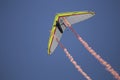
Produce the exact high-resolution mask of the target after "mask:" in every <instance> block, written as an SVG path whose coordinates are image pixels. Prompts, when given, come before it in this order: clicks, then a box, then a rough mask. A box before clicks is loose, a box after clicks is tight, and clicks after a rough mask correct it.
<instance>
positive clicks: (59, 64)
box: [0, 0, 120, 80]
mask: <svg viewBox="0 0 120 80" xmlns="http://www.w3.org/2000/svg"><path fill="white" fill-rule="evenodd" d="M119 3H120V1H119V0H88V1H85V0H74V1H73V0H69V1H67V0H60V1H57V0H49V1H48V0H1V1H0V80H73V79H74V80H86V79H85V78H84V77H83V76H82V75H81V74H79V72H78V71H77V70H76V69H75V68H74V66H73V65H72V64H71V63H70V61H69V59H68V58H67V57H66V55H65V54H64V52H63V50H62V49H61V48H60V47H59V46H58V47H57V49H56V50H55V52H54V54H53V55H51V56H48V55H47V45H48V38H49V30H50V29H51V27H52V23H53V20H54V16H55V14H56V13H59V12H68V11H85V10H88V11H94V12H95V13H96V15H95V16H94V17H92V18H91V19H89V20H86V21H84V22H81V23H77V24H74V25H73V28H74V29H75V30H76V31H77V32H78V33H79V34H80V35H81V36H82V37H83V39H84V40H85V41H87V42H88V44H89V45H90V46H91V47H92V48H93V49H94V50H95V51H96V52H97V53H98V54H99V55H101V56H102V57H103V59H105V60H106V61H107V62H108V63H110V64H111V65H112V66H113V68H114V69H115V70H116V71H117V72H118V73H119V74H120V49H119V48H120V42H119V41H120V36H119V34H120V31H119V30H120V28H119V27H120V16H119V14H120V9H119V7H120V6H119ZM61 42H62V43H63V44H64V45H65V47H67V49H68V50H69V52H70V53H71V55H72V56H73V57H74V59H75V60H76V61H77V62H78V64H79V65H80V66H81V67H82V68H83V70H84V71H85V72H86V73H87V74H88V75H89V76H91V78H92V79H93V80H115V79H114V78H113V76H112V75H111V74H110V73H109V72H107V71H106V70H105V68H104V67H103V66H102V65H101V64H100V63H99V62H98V61H97V60H96V59H95V58H94V57H93V56H91V55H90V53H89V52H88V51H87V50H86V49H85V48H84V47H83V46H82V45H81V43H79V41H78V40H77V39H76V38H75V36H74V35H73V33H72V32H71V31H70V30H69V29H67V30H66V31H65V32H64V34H63V36H62V39H61Z"/></svg>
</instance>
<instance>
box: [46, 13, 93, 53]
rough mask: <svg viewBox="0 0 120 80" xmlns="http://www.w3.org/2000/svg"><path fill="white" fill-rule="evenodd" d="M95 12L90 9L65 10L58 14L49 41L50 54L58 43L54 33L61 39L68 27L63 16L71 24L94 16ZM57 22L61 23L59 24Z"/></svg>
mask: <svg viewBox="0 0 120 80" xmlns="http://www.w3.org/2000/svg"><path fill="white" fill-rule="evenodd" d="M94 14H95V13H94V12H88V11H83V12H79V11H77V12H65V13H58V14H56V16H55V19H54V22H53V26H52V29H51V33H50V37H49V41H48V54H49V55H50V54H52V53H53V52H54V50H55V49H56V47H57V45H58V43H57V41H56V40H55V38H54V35H56V37H57V38H58V40H60V39H61V37H62V34H63V32H64V30H65V29H66V25H65V24H64V20H63V17H65V18H66V19H67V21H68V22H69V23H70V24H75V23H78V22H81V21H84V20H86V19H88V18H90V17H92V16H93V15H94ZM57 22H58V23H59V24H57ZM56 25H59V26H56ZM53 34H54V35H53Z"/></svg>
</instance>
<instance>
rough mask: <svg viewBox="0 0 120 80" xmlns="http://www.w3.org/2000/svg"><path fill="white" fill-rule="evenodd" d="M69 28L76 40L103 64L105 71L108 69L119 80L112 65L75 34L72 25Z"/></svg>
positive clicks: (119, 77)
mask: <svg viewBox="0 0 120 80" xmlns="http://www.w3.org/2000/svg"><path fill="white" fill-rule="evenodd" d="M69 28H70V29H71V31H72V32H73V33H74V34H75V36H76V37H77V38H78V40H79V41H80V42H81V43H82V44H83V46H84V47H85V48H86V49H87V50H88V51H89V52H90V53H91V55H93V56H94V57H95V58H96V59H97V60H98V61H99V62H100V63H101V64H102V65H103V66H105V68H106V69H107V71H109V72H110V73H111V74H112V75H113V76H114V78H116V79H117V80H120V76H119V74H118V73H117V72H116V71H115V70H114V69H113V68H112V66H111V65H110V64H108V63H107V62H106V61H105V60H103V59H102V58H101V56H100V55H98V54H97V53H96V52H95V51H94V50H93V49H92V48H91V47H90V46H89V45H88V44H87V42H85V41H84V40H83V39H82V38H81V37H80V35H79V34H77V33H76V32H75V30H74V29H73V28H72V27H69Z"/></svg>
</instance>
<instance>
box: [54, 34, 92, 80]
mask: <svg viewBox="0 0 120 80" xmlns="http://www.w3.org/2000/svg"><path fill="white" fill-rule="evenodd" d="M54 37H55V38H56V41H57V42H58V44H59V45H60V47H61V48H62V49H63V50H64V52H65V53H66V55H67V57H68V58H69V59H70V61H71V63H72V64H73V65H74V66H75V68H76V69H77V70H78V71H79V72H80V73H81V74H82V75H83V76H84V77H85V78H86V79H87V80H92V79H91V78H90V77H89V76H88V75H87V74H86V73H85V72H84V71H83V70H82V68H81V67H80V66H79V65H78V64H77V62H76V61H75V60H74V59H73V57H72V56H71V55H70V53H69V52H68V50H67V49H66V48H65V47H64V46H63V44H62V43H61V42H60V41H59V40H58V38H57V37H56V36H55V35H54Z"/></svg>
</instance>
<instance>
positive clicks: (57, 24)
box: [56, 21, 63, 33]
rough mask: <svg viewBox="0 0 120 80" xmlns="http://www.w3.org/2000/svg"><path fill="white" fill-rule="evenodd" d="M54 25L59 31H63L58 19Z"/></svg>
mask: <svg viewBox="0 0 120 80" xmlns="http://www.w3.org/2000/svg"><path fill="white" fill-rule="evenodd" d="M56 27H57V28H58V29H59V31H60V32H61V33H63V30H62V27H61V25H60V23H59V22H58V21H56Z"/></svg>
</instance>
